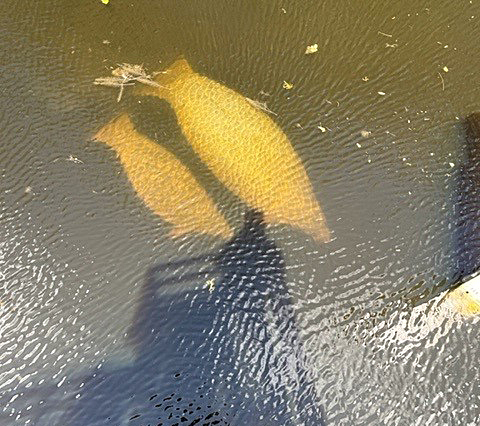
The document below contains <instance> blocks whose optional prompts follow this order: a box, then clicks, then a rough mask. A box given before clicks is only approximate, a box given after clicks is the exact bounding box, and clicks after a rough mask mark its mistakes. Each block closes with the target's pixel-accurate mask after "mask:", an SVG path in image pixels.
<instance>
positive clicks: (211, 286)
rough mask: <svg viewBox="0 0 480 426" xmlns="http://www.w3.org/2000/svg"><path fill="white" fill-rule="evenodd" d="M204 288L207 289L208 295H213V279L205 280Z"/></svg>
mask: <svg viewBox="0 0 480 426" xmlns="http://www.w3.org/2000/svg"><path fill="white" fill-rule="evenodd" d="M205 288H207V289H208V291H209V292H210V293H213V291H214V290H215V278H210V279H209V280H207V282H206V283H205Z"/></svg>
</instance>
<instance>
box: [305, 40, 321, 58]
mask: <svg viewBox="0 0 480 426" xmlns="http://www.w3.org/2000/svg"><path fill="white" fill-rule="evenodd" d="M317 52H318V44H317V43H315V44H311V45H310V46H307V49H306V50H305V55H310V54H312V53H317Z"/></svg>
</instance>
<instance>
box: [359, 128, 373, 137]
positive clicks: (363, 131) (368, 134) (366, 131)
mask: <svg viewBox="0 0 480 426" xmlns="http://www.w3.org/2000/svg"><path fill="white" fill-rule="evenodd" d="M360 134H361V135H362V137H364V138H368V137H369V136H370V135H371V134H372V132H369V131H368V130H362V131H361V132H360Z"/></svg>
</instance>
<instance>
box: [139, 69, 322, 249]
mask: <svg viewBox="0 0 480 426" xmlns="http://www.w3.org/2000/svg"><path fill="white" fill-rule="evenodd" d="M155 81H156V83H158V84H159V85H160V87H153V86H142V87H141V88H140V90H139V92H137V93H140V94H143V95H154V96H158V97H160V98H164V99H166V100H167V101H168V102H169V103H170V104H171V106H172V108H173V109H174V111H175V114H176V115H177V119H178V122H179V125H180V127H181V129H182V131H183V133H184V134H185V136H186V138H187V139H188V141H189V142H190V144H191V145H192V147H193V149H194V150H195V151H196V152H197V154H198V155H199V157H200V158H201V159H202V161H203V162H205V164H206V165H207V166H208V167H209V168H210V170H211V171H212V172H213V173H214V174H215V175H216V176H217V178H218V179H219V180H220V181H222V182H223V183H224V184H225V185H226V186H227V187H228V188H229V189H230V190H232V192H234V193H236V194H237V195H238V196H240V197H241V198H242V199H243V200H244V201H245V202H246V203H247V204H249V205H250V206H251V207H252V208H255V209H257V210H260V211H262V213H263V215H264V218H265V221H266V222H267V223H271V224H288V225H291V226H294V227H297V228H300V229H301V230H303V231H304V232H306V233H308V234H310V235H312V236H313V237H314V238H315V239H316V240H317V241H329V240H330V231H329V229H328V227H327V225H326V221H325V217H324V215H323V212H322V209H321V208H320V205H319V204H318V202H317V200H316V199H315V195H314V193H313V190H312V186H311V184H310V181H309V178H308V176H307V173H306V171H305V169H304V167H303V165H302V162H301V159H300V157H299V156H298V155H297V154H296V152H295V150H294V149H293V147H292V145H291V143H290V141H289V140H288V138H287V136H286V135H285V134H284V133H283V132H282V130H281V129H280V128H279V127H278V125H277V124H276V123H275V122H274V121H273V120H272V119H271V118H270V117H269V116H268V115H267V114H265V113H264V112H262V111H261V110H259V109H258V108H256V107H255V106H253V105H252V103H251V102H249V101H248V100H247V99H246V98H245V97H244V96H242V95H241V94H239V93H237V92H235V91H234V90H232V89H229V88H227V87H225V86H223V85H222V84H220V83H217V82H215V81H213V80H211V79H209V78H208V77H205V76H202V75H200V74H197V73H196V72H194V71H193V70H192V68H191V67H190V65H189V64H188V62H187V61H186V60H184V59H179V60H177V61H176V62H174V63H173V65H172V66H171V67H170V68H168V69H167V70H166V71H164V72H162V73H158V74H157V76H156V77H155Z"/></svg>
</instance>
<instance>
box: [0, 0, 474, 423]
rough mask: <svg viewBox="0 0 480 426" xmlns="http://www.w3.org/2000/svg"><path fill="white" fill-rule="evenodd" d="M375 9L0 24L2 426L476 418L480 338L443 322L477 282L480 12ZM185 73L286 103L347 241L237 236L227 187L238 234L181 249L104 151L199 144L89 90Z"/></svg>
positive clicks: (280, 114) (83, 16)
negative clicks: (466, 218)
mask: <svg viewBox="0 0 480 426" xmlns="http://www.w3.org/2000/svg"><path fill="white" fill-rule="evenodd" d="M358 3H359V2H341V3H340V4H339V3H338V2H334V1H326V2H321V3H319V2H305V1H301V2H300V1H298V2H254V1H243V2H236V3H235V4H227V3H223V2H218V1H204V2H166V1H158V2H151V1H135V2H125V1H122V0H111V1H110V4H109V5H108V6H105V5H103V4H102V3H101V2H100V1H94V0H92V1H83V2H66V1H58V2H50V1H43V0H42V1H23V2H14V3H11V2H10V3H7V2H4V3H3V4H2V6H0V12H1V13H0V34H1V38H0V40H1V41H0V44H1V49H0V52H1V53H0V55H1V56H0V57H1V67H0V83H1V84H0V99H1V103H0V105H1V106H0V134H1V135H2V138H1V143H0V175H1V180H0V185H1V188H0V191H1V192H0V193H1V194H2V196H1V199H0V222H1V227H0V264H1V268H0V280H1V281H0V291H1V294H0V301H1V304H0V360H1V363H0V364H1V365H0V378H1V380H0V400H1V406H2V410H1V413H0V418H1V421H0V423H1V424H5V425H7V424H19V425H20V424H30V425H31V424H34V425H82V426H83V425H87V424H88V425H123V424H129V425H156V424H161V425H174V424H186V425H188V424H196V423H195V421H197V420H198V421H199V423H198V424H230V425H245V424H261V425H280V424H281V425H297V424H305V425H319V424H322V422H323V423H324V424H326V425H372V424H381V425H413V424H418V425H438V424H445V425H458V424H464V425H476V424H479V423H480V401H479V393H478V389H479V367H478V362H477V359H478V356H479V355H480V353H479V349H478V343H477V341H478V337H479V336H478V322H476V321H475V320H471V319H470V320H460V321H459V320H454V319H453V318H452V317H451V316H449V315H446V314H442V315H440V314H435V313H434V311H432V310H430V308H431V307H432V306H434V305H435V302H432V301H431V300H432V297H433V296H435V295H436V294H438V292H439V291H441V290H443V289H446V288H447V287H448V285H449V284H451V283H452V281H453V280H455V278H456V277H458V274H459V272H458V264H459V261H458V259H459V257H461V256H460V253H459V251H460V248H459V244H458V238H457V236H458V234H457V232H456V229H455V222H456V218H457V206H456V203H457V200H458V190H459V185H458V182H459V178H460V176H459V174H460V171H461V167H460V166H461V164H462V163H463V162H464V161H465V149H464V144H465V137H464V130H463V128H462V122H463V120H464V118H465V117H466V116H467V115H468V114H469V113H471V112H473V111H476V110H479V109H480V73H479V71H478V70H479V69H480V45H479V44H478V42H477V40H479V37H480V3H478V2H477V1H475V0H473V1H464V2H447V1H436V2H418V1H403V2H379V1H373V2H367V3H365V5H359V4H358ZM400 3H401V4H400ZM314 43H317V44H318V51H317V52H316V53H314V54H311V55H305V53H304V52H305V49H306V47H307V45H311V44H314ZM179 55H183V56H184V57H185V58H188V60H189V62H190V63H191V64H192V66H193V67H194V68H195V69H196V70H197V71H198V72H200V73H202V74H204V75H207V76H209V77H210V78H212V79H214V80H216V81H219V82H221V83H223V84H225V85H226V86H228V87H231V88H234V89H235V90H237V91H238V92H240V93H241V94H243V95H244V96H247V97H249V98H251V99H255V100H258V101H261V102H266V103H267V105H268V108H269V109H270V110H272V111H273V112H274V113H275V114H276V115H274V116H272V118H273V119H274V120H275V122H276V123H277V124H278V125H279V126H280V127H281V128H282V129H283V131H284V132H285V133H286V134H287V135H288V137H289V138H290V140H291V141H292V144H293V145H294V148H295V150H296V152H297V153H298V154H299V155H300V157H301V158H302V160H303V164H304V166H305V168H306V170H307V172H308V175H309V178H310V180H311V181H312V183H313V187H314V190H315V195H316V197H317V199H318V200H319V201H320V203H321V205H322V209H323V211H324V213H325V216H326V218H327V222H328V224H329V227H330V229H331V231H332V234H333V236H334V240H333V241H332V242H330V243H328V244H321V243H318V242H316V241H314V240H312V239H311V238H309V237H308V236H306V235H305V234H303V233H301V232H299V231H295V230H293V229H292V228H289V227H282V226H278V227H269V228H268V229H265V228H264V226H263V225H262V224H261V221H260V220H259V218H258V217H256V216H255V215H252V214H247V217H246V219H245V220H244V222H242V220H241V219H239V217H241V216H240V215H239V211H240V210H241V207H239V206H238V205H239V202H238V200H237V199H236V198H235V197H234V196H233V195H232V194H229V193H228V191H226V190H225V188H223V189H222V188H221V187H219V188H220V189H219V188H218V187H215V188H216V189H214V190H213V193H214V194H216V196H215V197H213V198H214V199H215V201H216V202H217V204H218V205H219V207H220V208H221V210H222V211H223V212H224V213H225V215H226V217H227V218H228V220H229V223H231V224H232V225H233V226H234V227H235V229H236V235H235V237H234V238H233V239H232V240H230V241H222V240H220V239H217V238H214V237H206V236H204V237H202V236H189V237H184V238H180V239H176V240H173V239H172V238H170V237H169V235H168V233H169V231H170V229H171V227H170V225H168V224H167V223H165V222H164V221H162V220H161V219H160V218H159V217H158V216H155V215H154V214H153V213H152V212H151V211H150V210H148V209H147V208H146V207H145V205H144V204H143V202H142V201H141V200H140V199H138V198H137V196H136V195H135V192H134V190H133V189H132V187H131V185H130V183H129V181H128V178H127V176H126V174H125V173H124V172H123V169H122V167H121V165H120V164H119V162H118V161H117V159H116V156H115V154H114V152H113V151H111V150H109V149H108V147H107V146H106V145H103V144H100V143H98V142H95V141H92V136H93V135H94V134H95V132H97V131H98V129H99V128H100V127H101V126H104V125H105V124H106V123H107V122H108V121H109V120H111V119H112V118H113V117H115V116H116V115H118V114H119V112H121V111H128V112H129V113H130V114H131V115H132V117H134V119H135V120H136V125H137V126H138V127H139V128H141V129H143V130H144V131H145V132H146V133H147V134H148V135H149V136H150V137H152V138H153V137H155V138H156V140H157V141H158V142H161V143H163V144H168V146H170V147H171V148H172V149H177V148H176V147H178V146H180V145H182V144H183V145H182V146H185V145H186V143H185V140H184V138H183V136H182V135H181V133H180V131H179V129H178V126H177V124H176V122H175V119H174V117H173V118H172V113H171V111H170V110H169V109H168V107H167V106H166V105H165V104H164V103H161V102H154V101H152V100H145V101H142V103H141V104H139V103H138V100H139V99H138V98H136V97H134V96H133V94H132V92H131V91H129V88H127V90H126V92H125V95H124V97H123V99H122V101H121V102H120V103H117V102H116V96H117V91H115V90H114V89H109V88H103V87H98V86H94V85H93V84H92V81H93V80H94V79H95V78H96V77H100V76H103V75H108V74H109V73H110V70H111V67H114V66H116V64H117V63H119V62H129V63H143V64H144V65H145V67H146V68H147V69H148V70H151V71H154V70H157V69H158V70H161V69H163V68H165V67H166V66H168V65H169V64H170V63H171V62H172V61H173V60H174V59H176V58H177V57H178V56H179ZM284 81H286V82H288V83H290V84H292V85H293V87H292V88H291V89H289V90H287V89H284V88H283V87H282V86H283V84H284ZM185 149H187V151H186V152H187V154H185V159H186V160H185V161H187V159H188V158H190V160H191V161H192V164H193V166H192V164H190V166H191V167H192V169H195V170H197V171H196V173H197V174H198V175H199V176H203V178H204V182H209V181H211V176H210V175H209V174H208V170H204V169H201V168H200V169H198V168H196V167H197V166H198V167H200V166H199V165H198V164H197V163H196V161H195V160H194V159H193V160H192V157H191V155H190V154H189V153H188V146H187V147H186V148H185ZM187 162H188V161H187ZM195 164H196V166H195ZM206 185H207V186H208V183H206ZM210 188H211V187H210ZM475 241H476V240H473V242H472V252H473V253H475V250H478V249H476V248H475V244H474V242H475ZM467 249H468V248H465V247H463V246H462V248H461V250H462V251H465V250H467ZM209 290H211V291H209ZM421 302H426V303H423V304H422V303H421ZM432 312H433V313H432Z"/></svg>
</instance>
